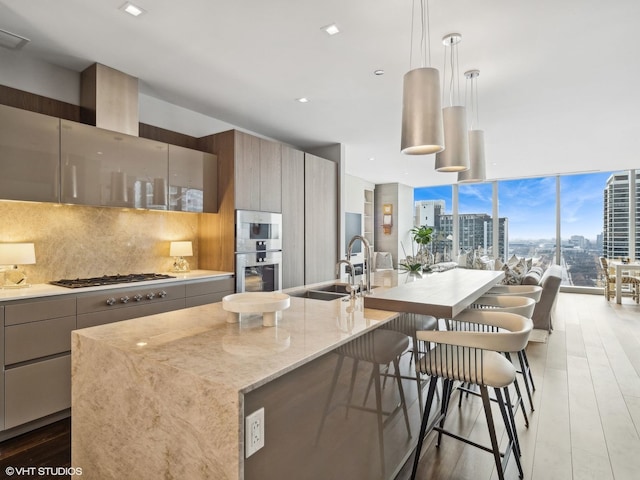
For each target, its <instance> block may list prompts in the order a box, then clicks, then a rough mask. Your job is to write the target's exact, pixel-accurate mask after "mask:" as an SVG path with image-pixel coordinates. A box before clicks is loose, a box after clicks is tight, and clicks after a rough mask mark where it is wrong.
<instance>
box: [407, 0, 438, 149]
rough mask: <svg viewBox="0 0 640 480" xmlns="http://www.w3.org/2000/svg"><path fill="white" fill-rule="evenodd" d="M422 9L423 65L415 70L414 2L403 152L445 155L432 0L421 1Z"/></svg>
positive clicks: (421, 48) (421, 49) (421, 41)
mask: <svg viewBox="0 0 640 480" xmlns="http://www.w3.org/2000/svg"><path fill="white" fill-rule="evenodd" d="M420 10H421V12H420V13H421V15H420V19H421V37H420V53H421V55H420V56H421V60H422V66H421V67H420V68H414V69H411V61H412V56H413V23H414V18H415V15H414V12H415V0H413V7H412V10H411V48H410V51H409V72H407V73H406V74H405V76H404V85H403V91H402V138H401V151H402V153H404V154H406V155H427V154H430V153H437V152H441V151H442V150H443V149H444V139H443V132H442V130H443V129H442V110H441V103H440V72H438V70H437V69H436V68H432V67H431V43H430V33H429V1H428V0H420ZM427 51H428V66H427Z"/></svg>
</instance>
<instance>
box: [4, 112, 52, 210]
mask: <svg viewBox="0 0 640 480" xmlns="http://www.w3.org/2000/svg"><path fill="white" fill-rule="evenodd" d="M59 152H60V120H59V119H58V118H54V117H49V116H47V115H41V114H39V113H34V112H29V111H26V110H20V109H18V108H13V107H8V106H5V105H0V172H2V173H1V174H0V199H3V200H25V201H35V202H58V201H59V197H60V195H59V193H60V189H59V185H60V162H59Z"/></svg>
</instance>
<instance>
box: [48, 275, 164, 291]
mask: <svg viewBox="0 0 640 480" xmlns="http://www.w3.org/2000/svg"><path fill="white" fill-rule="evenodd" d="M166 278H176V277H173V276H171V275H165V274H162V273H130V274H128V275H104V276H102V277H95V278H76V279H75V280H70V279H65V278H63V279H62V280H55V281H53V282H49V283H51V284H52V285H58V286H60V287H66V288H84V287H99V286H102V285H117V284H119V283H133V282H146V281H148V280H163V279H166Z"/></svg>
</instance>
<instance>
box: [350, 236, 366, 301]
mask: <svg viewBox="0 0 640 480" xmlns="http://www.w3.org/2000/svg"><path fill="white" fill-rule="evenodd" d="M358 240H360V241H361V242H362V245H363V246H364V266H363V268H364V269H365V272H364V273H365V282H366V284H365V287H364V291H363V292H362V294H363V295H366V294H369V293H371V245H370V244H369V241H368V240H367V239H366V238H364V237H363V236H362V235H355V236H354V237H353V238H352V239H351V240H350V241H349V246H348V247H347V260H351V250H352V249H353V244H354V243H355V242H357V241H358ZM351 272H352V273H353V274H355V272H354V271H353V269H352V270H351Z"/></svg>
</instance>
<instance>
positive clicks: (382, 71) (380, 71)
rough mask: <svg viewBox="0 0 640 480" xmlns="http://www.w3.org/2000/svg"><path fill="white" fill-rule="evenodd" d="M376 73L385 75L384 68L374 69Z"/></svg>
mask: <svg viewBox="0 0 640 480" xmlns="http://www.w3.org/2000/svg"><path fill="white" fill-rule="evenodd" d="M373 74H374V75H384V70H382V69H381V68H379V69H377V70H374V71H373Z"/></svg>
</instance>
